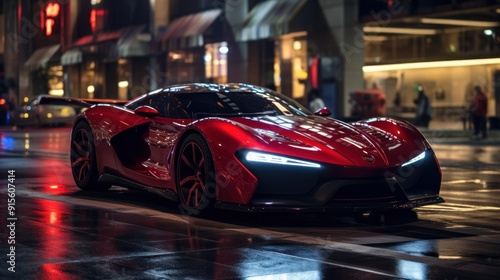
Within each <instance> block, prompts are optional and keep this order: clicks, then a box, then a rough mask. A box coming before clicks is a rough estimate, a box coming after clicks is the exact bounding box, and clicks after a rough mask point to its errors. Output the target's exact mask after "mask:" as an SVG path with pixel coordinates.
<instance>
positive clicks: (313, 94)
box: [308, 89, 325, 113]
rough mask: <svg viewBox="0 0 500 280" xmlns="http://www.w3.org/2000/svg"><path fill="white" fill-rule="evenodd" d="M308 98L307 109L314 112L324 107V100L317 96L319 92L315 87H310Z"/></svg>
mask: <svg viewBox="0 0 500 280" xmlns="http://www.w3.org/2000/svg"><path fill="white" fill-rule="evenodd" d="M308 100H309V110H311V112H313V113H314V112H316V111H318V110H320V109H323V108H324V107H325V102H324V101H323V99H321V97H319V92H318V90H317V89H311V90H310V91H309V94H308Z"/></svg>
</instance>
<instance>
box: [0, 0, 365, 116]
mask: <svg viewBox="0 0 500 280" xmlns="http://www.w3.org/2000/svg"><path fill="white" fill-rule="evenodd" d="M357 2H358V1H341V0H336V1H327V0H318V1H316V0H292V1H284V0H270V1H269V0H268V1H257V0H237V1H234V0H232V1H229V0H228V1H224V0H220V1H191V2H190V4H189V5H186V4H185V1H178V0H171V1H169V0H152V1H138V0H124V1H118V0H88V1H87V0H85V1H77V0H19V1H15V0H6V2H5V3H4V7H6V10H8V11H10V12H13V11H14V10H15V11H18V10H21V13H20V18H19V17H14V16H11V17H9V18H6V19H5V22H6V23H8V24H7V25H8V26H7V25H6V30H7V32H10V33H14V34H18V35H21V39H20V41H19V42H22V43H19V42H18V43H17V45H16V48H13V49H11V51H10V53H15V56H13V57H12V60H13V61H16V62H18V63H17V64H16V63H11V64H9V66H8V67H7V68H8V71H7V72H9V73H15V74H11V75H12V76H13V77H14V78H15V79H17V80H18V81H19V87H18V94H19V99H20V100H22V99H24V97H29V96H33V95H36V94H41V93H48V94H54V95H65V96H72V97H90V98H118V99H129V98H133V97H135V96H137V95H140V94H142V93H144V92H147V91H149V90H151V89H154V88H156V87H158V86H164V85H168V84H175V83H184V82H245V83H253V84H260V85H265V86H269V87H274V88H277V89H278V90H279V91H281V92H283V93H284V94H286V95H288V96H291V97H293V98H295V99H297V100H299V101H301V102H303V103H304V104H305V103H306V102H307V99H306V93H307V91H308V89H310V88H311V87H317V88H318V89H320V91H321V95H322V97H323V98H324V99H325V101H326V103H327V105H328V106H329V107H330V108H331V109H332V111H334V112H335V115H337V116H342V115H345V114H346V112H347V109H345V108H346V107H347V106H348V103H347V101H348V100H347V98H345V96H347V94H348V92H350V91H353V90H355V89H358V88H360V87H361V86H362V82H363V77H362V72H361V67H362V66H363V56H362V53H361V54H357V55H356V56H351V57H350V58H349V60H347V61H346V60H345V58H344V55H343V53H342V49H341V43H342V42H351V43H353V42H354V40H355V39H356V38H355V37H354V36H353V33H352V32H350V30H352V29H354V28H355V27H356V26H357V25H358V21H357V12H358V9H357V7H358V6H357ZM8 14H10V15H12V14H13V15H16V14H17V13H12V14H11V13H8ZM263 15H265V16H264V17H263ZM27 26H28V27H29V28H30V29H32V30H31V31H32V32H31V33H30V34H28V35H27V34H24V33H26V32H24V31H23V30H24V29H26V27H27ZM49 29H50V30H49ZM23 32H24V33H23ZM14 64H16V65H14ZM16 67H17V68H16ZM311 67H315V68H314V69H313V72H312V73H314V75H313V76H314V77H312V75H311V74H310V72H311ZM44 81H47V83H45V82H44Z"/></svg>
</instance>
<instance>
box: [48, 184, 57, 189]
mask: <svg viewBox="0 0 500 280" xmlns="http://www.w3.org/2000/svg"><path fill="white" fill-rule="evenodd" d="M49 188H51V189H53V190H54V189H57V188H59V186H58V185H52V186H50V187H49Z"/></svg>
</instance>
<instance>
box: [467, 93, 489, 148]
mask: <svg viewBox="0 0 500 280" xmlns="http://www.w3.org/2000/svg"><path fill="white" fill-rule="evenodd" d="M474 92H475V94H474V96H473V97H472V102H471V105H470V108H471V113H472V120H473V123H474V137H476V138H477V137H479V136H480V135H479V134H481V137H482V138H486V137H487V133H486V115H487V113H488V97H487V96H486V94H484V92H483V91H482V89H481V86H480V85H476V86H475V87H474Z"/></svg>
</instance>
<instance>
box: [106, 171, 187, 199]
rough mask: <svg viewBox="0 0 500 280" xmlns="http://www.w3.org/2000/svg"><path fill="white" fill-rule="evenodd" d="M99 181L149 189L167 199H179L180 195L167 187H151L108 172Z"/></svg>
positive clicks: (137, 188)
mask: <svg viewBox="0 0 500 280" xmlns="http://www.w3.org/2000/svg"><path fill="white" fill-rule="evenodd" d="M97 181H98V182H99V183H108V184H113V185H117V186H121V187H125V188H130V189H135V190H142V191H144V190H145V191H148V192H151V193H153V194H156V195H160V196H162V197H165V198H167V199H170V200H172V201H177V199H178V196H177V193H176V192H175V191H173V190H171V189H165V188H155V187H150V186H146V185H144V184H141V183H137V182H134V181H132V180H128V179H125V178H123V177H119V176H116V175H113V174H108V173H104V174H102V175H101V176H100V177H99V179H98V180H97Z"/></svg>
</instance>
